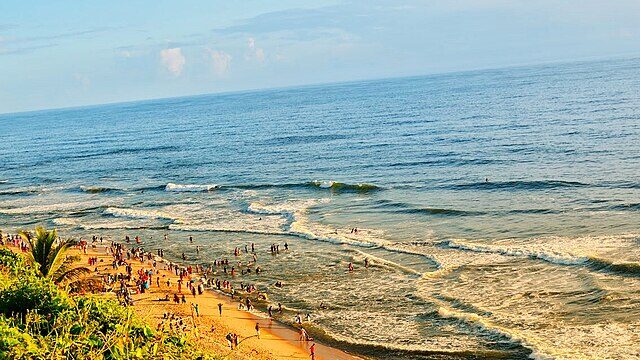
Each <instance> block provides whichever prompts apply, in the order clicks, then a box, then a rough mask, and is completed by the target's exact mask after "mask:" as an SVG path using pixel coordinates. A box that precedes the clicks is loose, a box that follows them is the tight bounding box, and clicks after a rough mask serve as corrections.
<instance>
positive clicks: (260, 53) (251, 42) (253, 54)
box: [245, 37, 265, 62]
mask: <svg viewBox="0 0 640 360" xmlns="http://www.w3.org/2000/svg"><path fill="white" fill-rule="evenodd" d="M247 47H248V48H249V53H248V54H247V55H246V56H245V59H247V60H251V59H256V60H258V62H264V59H265V55H264V49H262V48H259V47H257V46H256V39H254V38H252V37H250V38H249V39H247Z"/></svg>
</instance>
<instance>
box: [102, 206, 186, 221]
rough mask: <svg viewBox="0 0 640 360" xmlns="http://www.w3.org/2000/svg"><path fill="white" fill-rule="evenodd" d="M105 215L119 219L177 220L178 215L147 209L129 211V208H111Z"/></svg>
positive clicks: (106, 210)
mask: <svg viewBox="0 0 640 360" xmlns="http://www.w3.org/2000/svg"><path fill="white" fill-rule="evenodd" d="M104 213H105V214H110V215H113V216H118V217H127V218H134V219H175V218H176V215H173V214H170V213H167V212H164V211H159V210H147V209H127V208H115V207H110V208H107V209H105V211H104Z"/></svg>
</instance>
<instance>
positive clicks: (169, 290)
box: [73, 245, 362, 360]
mask: <svg viewBox="0 0 640 360" xmlns="http://www.w3.org/2000/svg"><path fill="white" fill-rule="evenodd" d="M73 253H74V254H75V255H78V256H79V260H78V265H79V266H87V264H88V261H89V258H96V257H97V258H98V262H97V265H94V266H90V268H91V270H92V271H93V274H92V276H93V277H96V278H102V276H104V275H106V274H114V275H115V274H117V273H122V272H124V268H123V267H121V268H120V269H117V270H116V269H113V267H112V265H111V264H112V261H113V257H112V256H111V255H110V254H109V253H108V251H107V246H105V245H98V246H97V247H94V248H92V249H87V251H86V254H85V253H83V252H82V251H80V250H78V249H76V250H74V251H73ZM154 260H155V261H156V262H157V264H156V268H157V269H158V276H160V287H158V286H157V282H156V279H155V275H154V276H153V281H151V282H150V283H151V286H150V288H149V289H147V290H146V291H145V292H144V293H139V294H133V295H132V296H131V297H132V298H133V300H134V304H135V305H134V306H133V307H134V309H135V311H136V313H138V314H139V315H140V316H141V317H143V318H144V319H145V320H146V321H147V322H148V323H149V325H150V326H152V327H154V328H156V327H157V326H158V324H160V323H161V322H162V321H163V316H164V314H174V315H175V316H176V317H177V318H182V319H183V321H184V322H185V323H186V324H187V331H188V332H189V333H190V337H189V339H190V340H189V341H193V342H194V343H195V344H196V345H197V347H198V348H200V349H202V350H204V351H207V352H211V353H215V354H219V355H223V356H224V358H225V359H310V358H311V355H310V352H309V347H310V346H311V345H312V344H314V343H315V359H324V360H329V359H330V360H358V359H360V360H362V358H360V357H357V356H353V355H350V354H347V353H345V352H343V351H341V350H338V349H335V348H332V347H329V346H326V345H324V344H322V343H320V342H314V341H301V340H300V335H299V333H298V331H297V330H296V329H294V328H292V327H290V326H288V325H285V324H282V323H280V322H278V321H275V320H272V319H269V318H266V316H265V317H261V316H257V315H255V314H253V313H251V312H248V311H244V310H240V309H239V308H238V301H234V300H233V299H231V297H229V296H227V295H223V294H220V293H217V292H215V291H213V290H205V291H204V293H203V294H202V295H196V296H195V297H194V296H193V295H192V294H191V292H190V291H189V290H188V289H187V288H186V286H184V287H183V288H182V294H184V295H185V298H186V301H187V303H186V304H183V303H180V304H176V303H174V302H173V301H166V300H164V299H165V298H166V297H167V296H168V297H169V299H171V300H172V299H173V296H174V294H176V293H178V287H177V282H178V280H179V276H176V275H175V273H174V272H172V271H169V270H166V269H165V267H166V266H167V265H168V262H166V261H165V260H163V259H161V258H159V257H154ZM154 260H146V261H144V262H141V261H139V260H136V259H131V260H130V261H129V263H130V264H131V266H132V272H133V274H136V273H137V272H138V271H139V270H141V269H145V270H148V269H151V268H152V262H153V261H154ZM96 269H97V272H96V271H95V270H96ZM192 278H194V279H195V278H199V275H197V274H195V273H194V274H193V275H192ZM167 279H170V282H171V285H170V287H167V285H166V281H167ZM187 281H188V279H187ZM116 285H117V284H114V287H115V286H116ZM132 288H133V289H135V286H133V287H132ZM96 296H113V297H115V295H114V293H113V292H105V293H102V294H98V295H96ZM236 300H237V298H236ZM220 303H221V304H222V315H220V314H219V311H218V304H220ZM194 304H197V306H198V312H199V316H196V314H195V312H194V306H193V305H194ZM256 323H257V324H259V328H260V338H258V336H257V335H256V330H255V326H256ZM229 333H235V334H237V335H238V346H237V348H236V349H233V350H231V349H230V348H229V346H228V342H227V340H226V338H225V336H226V335H227V334H229Z"/></svg>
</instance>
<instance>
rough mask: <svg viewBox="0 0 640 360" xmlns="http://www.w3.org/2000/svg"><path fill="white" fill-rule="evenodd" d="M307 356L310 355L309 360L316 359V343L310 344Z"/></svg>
mask: <svg viewBox="0 0 640 360" xmlns="http://www.w3.org/2000/svg"><path fill="white" fill-rule="evenodd" d="M309 356H311V360H315V359H316V343H313V344H311V346H310V347H309Z"/></svg>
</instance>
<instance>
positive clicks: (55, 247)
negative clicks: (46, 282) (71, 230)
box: [20, 226, 91, 285]
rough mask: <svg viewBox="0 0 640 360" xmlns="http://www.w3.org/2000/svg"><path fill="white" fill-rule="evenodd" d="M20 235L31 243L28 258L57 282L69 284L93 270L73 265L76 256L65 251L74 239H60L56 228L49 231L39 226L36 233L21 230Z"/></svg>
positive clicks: (46, 275) (41, 272)
mask: <svg viewBox="0 0 640 360" xmlns="http://www.w3.org/2000/svg"><path fill="white" fill-rule="evenodd" d="M20 236H21V237H22V238H23V239H24V240H25V241H27V242H28V243H29V252H28V253H27V256H28V259H29V261H30V262H31V263H32V264H33V265H34V266H35V267H36V270H37V272H38V275H40V276H41V277H45V278H49V279H51V280H53V282H55V283H56V284H61V285H67V284H70V283H73V282H76V281H78V280H80V279H81V278H82V277H84V276H85V275H87V274H89V273H90V272H91V270H89V269H87V268H86V267H72V265H73V262H74V257H72V256H68V255H66V254H65V253H66V252H67V250H69V248H70V247H71V246H73V240H72V239H67V240H62V239H60V238H59V237H58V232H57V231H56V230H55V229H53V230H51V231H48V230H47V229H45V228H44V227H42V226H38V227H37V228H36V231H35V235H34V234H32V233H30V232H27V231H21V232H20Z"/></svg>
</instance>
